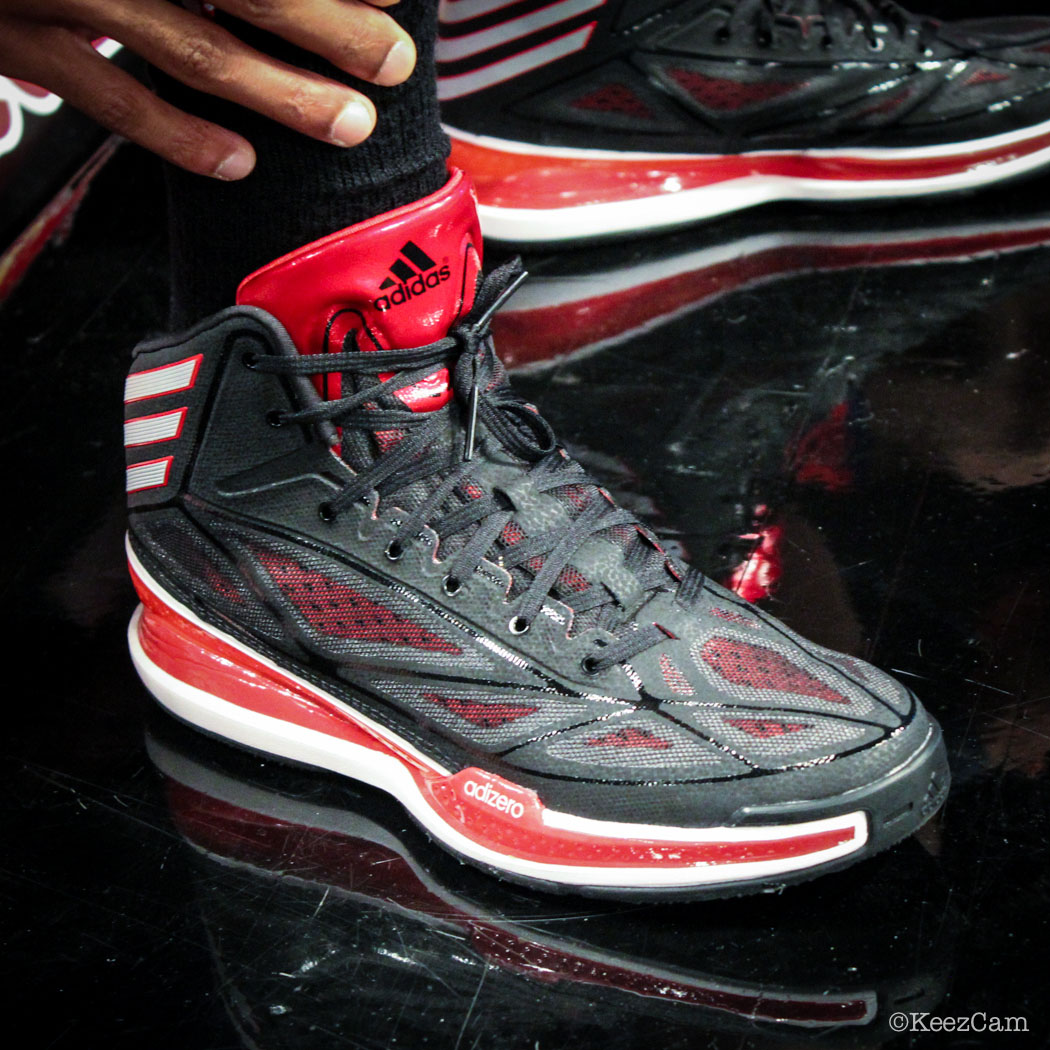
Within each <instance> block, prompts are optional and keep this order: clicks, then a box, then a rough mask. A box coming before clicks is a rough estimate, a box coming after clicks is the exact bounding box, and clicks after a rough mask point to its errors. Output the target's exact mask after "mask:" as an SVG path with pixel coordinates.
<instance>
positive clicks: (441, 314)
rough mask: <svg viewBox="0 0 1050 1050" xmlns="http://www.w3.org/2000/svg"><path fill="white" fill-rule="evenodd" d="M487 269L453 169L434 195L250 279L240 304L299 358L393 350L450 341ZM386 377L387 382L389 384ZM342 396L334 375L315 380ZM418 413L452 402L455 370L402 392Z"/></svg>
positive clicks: (469, 199)
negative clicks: (273, 326)
mask: <svg viewBox="0 0 1050 1050" xmlns="http://www.w3.org/2000/svg"><path fill="white" fill-rule="evenodd" d="M480 271H481V230H480V227H479V225H478V218H477V210H476V207H475V202H474V194H473V190H472V187H471V184H470V182H469V181H468V179H467V178H466V176H465V175H464V174H463V173H462V172H460V171H456V172H454V173H453V174H452V177H451V178H450V179H449V181H448V182H447V183H446V184H445V186H444V187H443V188H442V189H440V190H439V191H438V192H437V193H434V194H431V195H430V196H429V197H424V198H423V199H422V200H418V201H414V202H413V203H412V204H408V205H405V206H404V207H402V208H396V209H395V210H394V211H389V212H386V213H384V214H383V215H379V216H377V217H376V218H374V219H369V220H367V221H365V222H362V223H359V224H358V225H356V226H350V227H348V228H347V229H345V230H340V231H339V232H338V233H333V234H331V235H330V236H328V237H323V238H322V239H321V240H319V241H314V242H313V243H312V244H307V245H306V246H305V247H303V248H299V249H298V250H297V251H294V252H292V253H290V254H289V255H285V256H282V257H281V258H280V259H277V260H275V261H274V262H272V263H270V264H269V265H267V266H264V267H263V268H262V269H261V270H257V271H256V272H255V273H253V274H251V275H250V276H248V277H246V278H245V279H244V281H242V282H241V286H240V287H239V288H238V289H237V303H238V304H239V305H242V306H258V307H261V308H262V309H264V310H266V311H268V312H269V313H271V314H273V315H274V317H276V318H277V320H279V321H280V322H281V324H283V325H284V327H285V328H286V329H287V331H288V334H289V335H290V336H291V338H292V341H293V342H294V343H295V345H296V347H297V348H298V350H299V352H300V353H301V354H338V353H342V352H343V351H344V348H346V349H349V348H351V347H352V346H354V345H356V347H357V348H358V349H359V350H362V351H366V352H367V351H370V350H396V349H405V348H408V347H414V346H424V345H426V344H427V343H433V342H435V341H437V340H438V339H441V338H443V337H444V336H445V335H446V334H447V333H448V330H449V328H451V326H452V325H453V324H454V323H455V321H456V320H457V319H458V318H459V317H460V316H462V315H463V314H465V313H466V312H467V311H469V310H470V308H471V306H472V305H473V301H474V291H475V285H476V284H477V279H478V274H479V273H480ZM388 377H389V373H386V374H383V375H382V378H383V379H387V378H388ZM317 380H318V381H317V386H318V390H319V392H320V393H321V396H322V397H325V398H327V399H330V400H331V399H334V398H338V397H339V396H340V389H341V376H340V375H339V373H337V372H333V373H329V374H326V375H321V376H318V377H317ZM396 396H397V397H398V398H399V399H400V400H401V401H403V402H404V403H405V404H406V405H407V406H408V407H409V408H411V409H412V410H413V411H415V412H428V411H432V410H433V409H436V408H441V407H442V405H444V404H446V403H447V402H448V400H449V398H450V396H451V394H450V391H449V375H448V369H446V368H441V369H438V370H437V371H436V372H435V373H434V374H433V375H431V376H427V377H426V378H425V379H422V380H420V381H419V382H417V383H414V384H413V385H412V386H409V387H405V388H404V389H402V390H399V391H398V392H397V395H396Z"/></svg>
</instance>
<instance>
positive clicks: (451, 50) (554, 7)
mask: <svg viewBox="0 0 1050 1050" xmlns="http://www.w3.org/2000/svg"><path fill="white" fill-rule="evenodd" d="M604 3H605V0H557V2H556V3H553V4H548V5H547V6H546V7H541V8H540V9H539V10H538V11H530V12H529V13H528V14H527V15H521V16H520V17H519V18H512V19H510V21H508V22H501V23H500V24H499V25H494V26H489V28H488V29H479V30H478V31H477V32H476V33H468V34H467V35H466V36H457V37H451V38H449V39H447V40H443V39H439V40H438V42H437V46H436V51H435V54H436V57H437V60H438V61H439V62H455V61H456V60H457V59H460V58H469V57H470V56H471V55H477V54H480V53H481V52H482V51H488V50H489V49H490V48H494V47H498V46H499V45H501V44H507V43H510V41H512V40H518V39H519V38H521V37H523V36H528V34H529V33H535V32H537V31H538V30H540V29H546V28H547V27H548V26H553V25H557V24H558V23H559V22H564V21H566V19H569V18H573V17H575V16H576V15H582V14H583V13H584V12H585V11H593V10H594V8H596V7H601V6H602V5H603V4H604Z"/></svg>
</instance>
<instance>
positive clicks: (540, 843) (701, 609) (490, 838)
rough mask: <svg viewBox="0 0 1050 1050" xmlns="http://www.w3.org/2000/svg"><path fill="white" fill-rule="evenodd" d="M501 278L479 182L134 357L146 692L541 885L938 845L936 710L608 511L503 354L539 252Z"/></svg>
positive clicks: (135, 571) (674, 877) (735, 882)
mask: <svg viewBox="0 0 1050 1050" xmlns="http://www.w3.org/2000/svg"><path fill="white" fill-rule="evenodd" d="M480 270H481V242H480V231H479V229H478V224H477V218H476V213H475V208H474V201H473V197H472V195H471V192H470V187H469V184H468V183H467V181H466V179H465V178H464V176H463V175H462V174H460V173H458V172H457V173H455V174H453V176H452V177H451V179H450V181H449V183H448V184H447V185H446V187H445V188H444V189H442V190H441V191H440V192H438V193H436V194H434V195H432V196H430V197H427V198H424V199H423V200H421V201H418V202H416V203H414V204H411V205H409V206H406V207H404V208H400V209H397V210H395V211H393V212H389V213H387V214H385V215H381V216H379V217H377V218H375V219H372V220H370V221H368V222H365V223H361V224H360V225H358V226H354V227H351V228H350V229H348V230H344V231H342V232H340V233H336V234H333V235H331V236H330V237H327V238H325V239H323V240H320V241H317V242H315V243H313V244H309V245H307V246H306V247H304V248H302V249H300V250H299V251H296V252H294V253H292V254H291V255H288V256H286V257H284V258H282V259H279V260H277V261H276V262H274V263H272V264H270V265H269V266H267V267H264V268H263V269H262V270H260V271H258V272H256V273H255V274H252V275H251V276H250V277H248V278H247V279H246V280H245V281H244V282H243V284H242V285H241V288H240V290H239V293H238V305H236V306H234V307H232V308H230V309H228V310H225V311H223V312H222V313H220V314H218V315H216V316H215V317H213V318H211V319H210V320H208V321H205V322H203V323H202V324H200V325H198V326H197V327H195V328H193V329H192V330H190V331H189V332H186V333H183V334H181V335H176V336H173V337H170V338H166V339H161V340H158V341H154V342H150V343H147V344H144V345H143V346H140V347H139V349H138V351H137V353H136V355H135V359H134V364H133V366H132V369H131V373H130V375H129V376H128V380H127V387H126V391H125V402H126V422H125V443H126V445H127V449H128V469H127V487H128V493H129V502H130V527H129V542H128V557H129V562H130V565H131V571H132V576H133V578H134V582H135V585H136V587H137V589H138V593H139V596H140V598H141V600H142V607H141V609H140V610H139V611H138V613H137V614H136V616H135V618H134V620H133V622H132V625H131V629H130V643H131V651H132V656H133V659H134V661H135V664H136V667H137V668H138V670H139V673H140V674H141V676H142V678H143V680H144V681H145V683H146V685H147V686H148V687H149V689H150V691H151V692H152V693H153V694H154V696H156V697H157V699H158V700H159V701H160V702H161V703H162V704H163V705H164V706H165V707H167V708H168V709H169V710H171V711H172V712H173V713H174V714H175V715H177V716H178V717H180V718H182V719H183V720H185V721H187V722H190V723H192V724H193V725H196V726H198V727H200V728H201V729H204V730H206V731H208V732H211V733H214V734H217V735H219V736H221V737H224V738H226V739H229V740H232V741H236V742H238V743H240V744H242V745H246V746H248V747H250V748H254V749H257V750H259V751H263V752H267V753H269V754H273V755H277V756H280V757H282V758H285V759H290V760H293V761H296V762H302V763H307V764H310V765H314V766H320V767H323V768H327V769H330V770H334V771H336V772H339V773H342V774H345V775H347V776H350V777H354V778H356V779H359V780H362V781H365V782H367V783H369V784H372V785H374V786H376V787H379V788H381V789H383V790H384V791H387V792H389V793H390V794H392V795H393V796H394V797H395V798H397V799H398V800H399V801H400V802H401V803H402V804H403V805H404V806H405V808H406V809H407V810H408V812H409V813H410V814H411V815H412V816H413V818H414V819H415V820H416V821H417V822H418V823H419V824H420V825H421V826H422V827H423V828H425V829H426V830H427V831H428V832H429V833H430V834H431V835H432V836H433V837H434V838H435V839H436V840H437V841H438V842H440V843H442V844H443V845H444V846H446V847H447V848H448V849H450V850H452V851H453V852H454V853H456V854H457V855H459V856H460V857H462V858H463V859H465V860H469V861H471V862H473V863H475V864H477V865H479V866H481V867H483V868H486V869H489V870H491V871H494V872H496V873H498V874H500V875H503V876H505V877H507V878H511V879H517V880H520V881H522V882H525V883H528V884H532V885H536V886H541V887H549V888H553V889H560V890H577V891H580V892H589V893H608V894H622V895H628V896H644V895H648V894H656V895H659V894H665V895H678V896H696V895H703V894H715V895H717V894H725V893H739V892H747V891H749V890H755V889H764V888H769V887H775V886H779V885H782V884H783V883H786V882H790V881H795V880H798V879H801V878H807V877H810V876H812V875H815V874H817V873H819V872H821V871H825V870H831V869H835V868H838V867H841V866H843V865H846V864H849V863H851V862H853V861H855V860H857V859H859V858H861V857H864V856H866V855H868V854H870V853H873V852H876V851H877V850H880V849H882V848H884V847H886V846H888V845H890V844H891V843H893V842H895V841H897V840H898V839H900V838H902V837H903V836H905V835H907V834H909V833H911V832H912V831H914V830H915V829H916V828H917V827H919V826H920V825H921V824H922V823H923V822H924V821H925V820H926V819H927V818H928V817H929V816H930V815H931V814H932V813H933V812H934V810H935V809H936V807H937V806H938V805H939V804H940V802H941V800H942V799H943V797H944V794H945V792H946V790H947V785H948V773H947V767H946V762H945V752H944V746H943V743H942V742H941V735H940V730H939V729H938V727H937V725H936V724H935V723H934V722H933V721H932V720H931V719H930V717H929V716H928V715H927V714H926V712H925V711H924V710H923V709H922V707H921V706H920V705H919V704H918V702H917V701H916V699H915V698H914V697H913V696H912V694H911V693H910V692H909V691H908V690H907V689H905V688H904V687H903V686H901V685H899V684H898V683H897V682H895V681H893V680H892V679H890V678H888V677H887V676H886V675H884V674H882V673H881V672H879V671H877V670H875V669H874V668H872V667H870V666H868V665H866V664H863V663H861V662H859V661H857V660H855V659H852V658H850V657H845V656H841V655H839V654H836V653H832V652H829V651H827V650H825V649H823V648H821V647H819V646H817V645H814V644H812V643H809V642H806V641H804V640H803V639H802V638H800V637H798V636H797V635H795V634H793V633H792V632H791V631H790V630H788V629H787V628H786V627H784V626H783V625H782V624H779V623H778V622H776V621H775V620H773V619H772V618H771V617H769V616H768V615H766V614H765V613H764V612H762V611H761V610H759V609H757V608H755V607H753V606H751V605H748V604H747V603H746V602H744V601H742V600H741V599H739V598H737V597H736V596H735V595H733V594H731V593H729V592H727V591H725V590H723V589H722V588H720V587H718V586H716V585H715V584H713V583H712V582H710V581H708V580H706V579H705V578H704V577H703V576H702V575H701V574H700V573H699V572H696V571H695V570H687V569H686V568H685V567H684V566H683V565H681V564H680V563H679V562H678V561H677V560H676V559H674V558H673V557H671V556H669V555H668V554H667V552H666V551H665V550H664V549H663V548H662V547H661V545H660V544H659V542H658V541H657V539H656V538H655V537H654V536H653V535H652V533H651V532H650V531H649V530H648V529H647V528H646V527H645V526H644V525H642V524H641V523H640V522H638V521H637V520H636V519H635V518H634V516H633V515H632V514H630V513H628V512H627V511H625V510H622V509H620V508H619V507H617V506H616V504H615V503H614V502H613V501H612V499H611V498H610V496H609V495H608V493H607V492H605V491H604V490H603V489H601V488H599V487H598V486H597V485H596V484H595V483H594V482H593V481H592V480H591V479H590V478H589V477H588V476H587V474H586V473H585V472H584V470H583V469H582V468H581V467H580V466H579V465H578V464H576V463H575V462H573V460H572V459H571V458H570V457H568V456H567V455H566V454H565V452H564V450H563V449H562V448H561V446H560V445H559V443H558V441H557V440H556V438H555V437H554V435H553V433H552V432H551V430H550V427H549V426H548V425H547V423H546V422H545V421H544V420H543V418H542V417H541V416H540V415H539V414H538V413H537V412H536V410H535V409H534V408H533V407H532V406H530V405H528V404H526V403H525V402H524V401H522V400H521V399H520V398H518V397H517V396H516V395H515V394H514V392H513V391H512V390H511V388H510V387H509V385H508V384H507V382H506V379H505V377H504V374H503V370H502V366H501V365H500V363H499V361H498V359H497V358H496V356H495V352H494V349H493V346H492V341H491V339H490V338H489V337H488V334H487V333H488V325H489V322H490V320H491V317H492V315H493V313H494V312H495V310H496V309H497V308H498V307H499V305H500V303H501V302H502V301H503V300H504V299H505V298H506V296H507V294H508V293H509V292H510V291H511V290H513V288H514V287H515V285H516V283H517V281H518V280H519V279H520V277H519V274H520V270H519V269H517V268H516V264H514V263H512V264H508V265H507V266H504V267H501V268H500V269H498V270H496V271H494V272H493V273H492V274H490V275H488V276H487V277H485V278H483V279H480V278H479V274H480Z"/></svg>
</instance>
